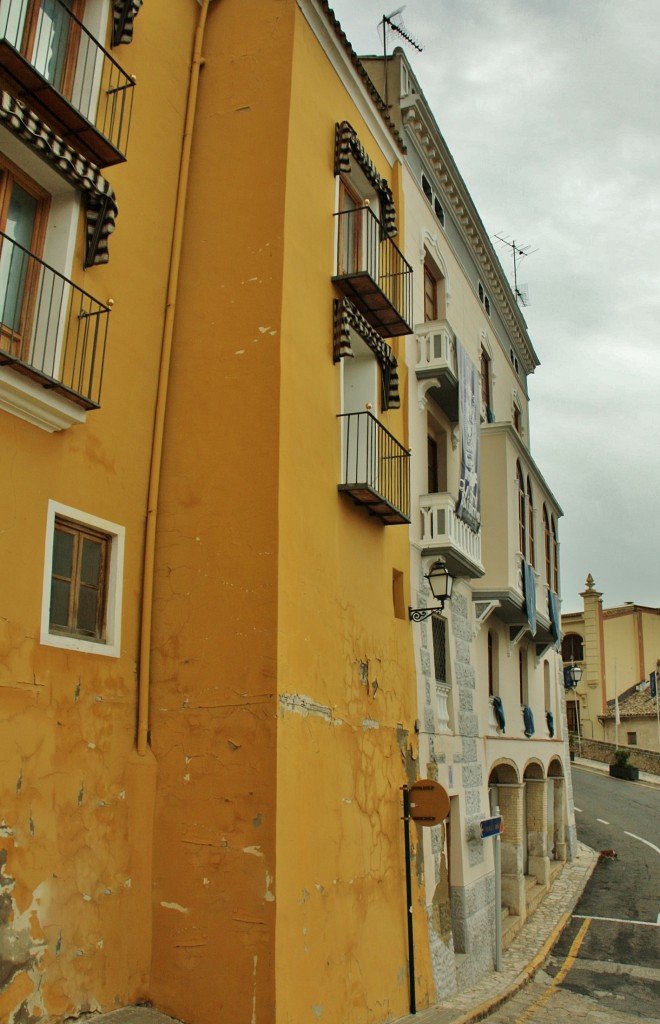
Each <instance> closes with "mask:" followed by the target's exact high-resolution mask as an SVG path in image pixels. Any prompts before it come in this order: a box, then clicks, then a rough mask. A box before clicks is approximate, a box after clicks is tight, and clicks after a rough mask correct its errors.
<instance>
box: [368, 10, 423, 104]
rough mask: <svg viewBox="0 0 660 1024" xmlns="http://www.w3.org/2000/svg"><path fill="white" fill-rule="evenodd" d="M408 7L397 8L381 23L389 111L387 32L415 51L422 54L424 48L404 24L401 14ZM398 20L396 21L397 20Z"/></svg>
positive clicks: (385, 15) (383, 18) (384, 17)
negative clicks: (398, 37)
mask: <svg viewBox="0 0 660 1024" xmlns="http://www.w3.org/2000/svg"><path fill="white" fill-rule="evenodd" d="M405 9H406V5H405V4H404V5H403V7H397V9H396V10H395V11H392V12H391V13H390V14H384V15H383V17H382V19H381V21H380V22H379V24H380V26H381V28H382V32H383V67H384V71H385V106H386V108H387V109H388V110H389V103H388V102H387V30H388V29H389V30H390V32H393V33H394V35H396V36H400V38H401V39H403V41H404V43H408V45H409V46H412V47H413V49H415V50H417V52H418V53H421V52H422V50H423V49H424V47H423V46H422V45H421V44H420V43H418V42H417V40H416V39H414V38H413V37H412V36H411V35H410V32H409V31H408V29H407V28H406V26H405V25H404V24H403V20H402V18H401V13H402V12H403V11H405ZM395 19H396V20H395Z"/></svg>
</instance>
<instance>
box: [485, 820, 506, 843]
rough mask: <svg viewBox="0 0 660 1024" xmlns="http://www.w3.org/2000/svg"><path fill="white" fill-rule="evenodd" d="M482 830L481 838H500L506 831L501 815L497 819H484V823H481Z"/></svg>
mask: <svg viewBox="0 0 660 1024" xmlns="http://www.w3.org/2000/svg"><path fill="white" fill-rule="evenodd" d="M479 825H480V828H481V838H482V839H489V838H490V837H491V836H499V834H500V833H501V832H503V831H504V827H503V825H502V817H501V815H500V816H498V817H497V818H484V820H483V821H481V822H479Z"/></svg>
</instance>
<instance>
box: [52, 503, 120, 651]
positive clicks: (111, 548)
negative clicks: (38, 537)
mask: <svg viewBox="0 0 660 1024" xmlns="http://www.w3.org/2000/svg"><path fill="white" fill-rule="evenodd" d="M123 557H124V528H123V527H121V526H117V525H116V524H115V523H109V522H107V521H106V520H101V519H98V518H97V517H96V516H89V515H86V514H84V513H81V512H78V511H77V510H76V509H72V508H68V507H67V506H64V505H60V504H59V503H58V502H54V501H51V502H49V506H48V522H47V527H46V556H45V565H44V584H43V597H42V613H41V642H42V643H43V644H48V645H50V646H54V647H65V648H68V649H69V650H76V651H86V652H88V653H95V654H105V655H109V656H111V657H118V656H119V651H120V627H121V580H122V573H123Z"/></svg>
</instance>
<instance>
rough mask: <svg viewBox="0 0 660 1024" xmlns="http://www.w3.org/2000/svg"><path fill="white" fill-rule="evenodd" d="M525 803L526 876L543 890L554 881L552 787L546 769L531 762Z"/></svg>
mask: <svg viewBox="0 0 660 1024" xmlns="http://www.w3.org/2000/svg"><path fill="white" fill-rule="evenodd" d="M523 781H524V784H525V799H524V823H525V829H524V834H523V844H524V867H525V875H526V876H527V877H528V878H529V879H530V880H532V879H533V880H535V882H536V883H538V884H539V885H542V886H547V884H548V881H549V879H550V861H549V859H548V783H547V781H546V778H545V772H544V770H543V765H542V764H540V763H539V762H538V761H532V762H530V763H529V764H528V765H527V767H526V768H525V772H524V775H523Z"/></svg>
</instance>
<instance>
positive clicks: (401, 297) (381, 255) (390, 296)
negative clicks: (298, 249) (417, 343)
mask: <svg viewBox="0 0 660 1024" xmlns="http://www.w3.org/2000/svg"><path fill="white" fill-rule="evenodd" d="M335 217H337V273H336V275H335V276H334V277H333V279H332V280H333V281H334V282H335V284H337V286H338V287H339V288H340V290H341V291H342V292H343V294H344V295H346V296H347V298H349V299H350V300H351V302H353V304H354V305H355V306H357V308H358V309H359V310H360V312H361V313H362V315H363V316H364V318H365V319H366V320H367V321H368V323H370V324H371V326H372V327H373V328H374V329H375V330H376V331H377V332H378V333H379V334H380V335H381V336H382V337H384V338H396V337H398V336H399V335H401V334H410V333H411V331H412V327H411V326H410V324H411V322H412V267H411V266H410V264H409V263H408V262H407V260H406V259H405V258H404V256H403V253H402V252H401V251H400V250H399V249H398V248H397V246H396V245H395V244H394V242H393V241H392V239H391V238H389V237H388V235H387V234H386V233H385V228H384V225H383V224H382V223H381V222H380V221H379V219H378V217H376V215H375V214H374V213H373V211H372V210H371V209H370V208H369V207H368V206H362V207H360V208H359V209H357V210H345V211H343V212H342V213H337V214H335Z"/></svg>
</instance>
